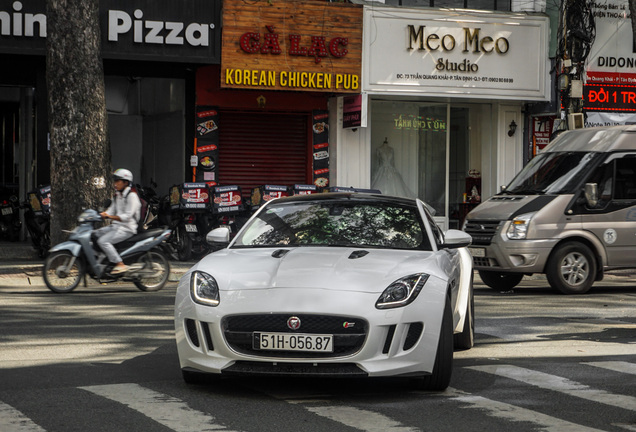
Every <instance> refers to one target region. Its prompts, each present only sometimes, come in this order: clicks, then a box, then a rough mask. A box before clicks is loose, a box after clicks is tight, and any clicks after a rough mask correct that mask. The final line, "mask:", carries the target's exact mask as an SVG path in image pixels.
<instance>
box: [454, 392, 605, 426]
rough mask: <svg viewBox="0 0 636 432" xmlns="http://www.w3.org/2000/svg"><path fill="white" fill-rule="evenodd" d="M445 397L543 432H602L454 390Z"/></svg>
mask: <svg viewBox="0 0 636 432" xmlns="http://www.w3.org/2000/svg"><path fill="white" fill-rule="evenodd" d="M443 395H444V396H452V398H453V400H457V401H460V402H464V403H467V404H469V405H470V408H477V409H482V410H485V411H487V412H488V413H489V414H490V415H492V416H494V417H498V418H502V419H505V420H511V421H515V422H529V423H532V424H536V425H538V426H540V427H541V430H542V431H545V432H601V431H600V430H599V429H593V428H589V427H586V426H582V425H580V424H576V423H570V422H568V421H565V420H561V419H558V418H556V417H551V416H549V415H546V414H542V413H539V412H536V411H532V410H529V409H526V408H522V407H518V406H515V405H510V404H507V403H504V402H498V401H495V400H492V399H486V398H484V397H482V396H476V395H472V394H469V393H464V392H461V391H459V390H455V389H453V388H448V389H447V390H446V392H444V394H443Z"/></svg>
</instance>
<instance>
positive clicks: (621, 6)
mask: <svg viewBox="0 0 636 432" xmlns="http://www.w3.org/2000/svg"><path fill="white" fill-rule="evenodd" d="M590 8H591V9H592V12H593V14H594V23H595V26H596V38H595V40H594V43H593V44H592V47H591V48H590V54H589V56H588V57H587V64H586V66H585V71H586V79H585V86H584V89H583V99H584V107H585V110H586V111H599V112H602V111H610V112H622V113H625V114H627V113H630V112H632V113H633V112H636V41H635V40H634V36H633V33H632V20H631V15H630V13H629V2H628V0H598V1H594V2H591V3H590ZM587 123H592V124H603V125H605V124H625V123H624V122H620V121H615V120H608V121H605V120H602V119H601V120H592V121H589V120H588V122H587ZM586 127H587V124H586Z"/></svg>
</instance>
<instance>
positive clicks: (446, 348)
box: [415, 299, 453, 391]
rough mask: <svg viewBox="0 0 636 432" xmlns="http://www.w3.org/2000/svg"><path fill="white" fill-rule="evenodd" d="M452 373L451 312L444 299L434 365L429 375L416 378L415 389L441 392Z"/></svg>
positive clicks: (447, 383) (448, 382)
mask: <svg viewBox="0 0 636 432" xmlns="http://www.w3.org/2000/svg"><path fill="white" fill-rule="evenodd" d="M452 372H453V312H452V310H451V306H450V300H449V299H446V305H445V306H444V317H443V318H442V328H441V329H440V333H439V342H438V344H437V354H436V355H435V365H434V366H433V371H432V372H431V374H430V375H426V376H423V377H421V378H418V379H417V380H416V382H415V387H416V388H417V389H418V390H428V391H443V390H446V388H447V387H448V385H449V384H450V380H451V375H452Z"/></svg>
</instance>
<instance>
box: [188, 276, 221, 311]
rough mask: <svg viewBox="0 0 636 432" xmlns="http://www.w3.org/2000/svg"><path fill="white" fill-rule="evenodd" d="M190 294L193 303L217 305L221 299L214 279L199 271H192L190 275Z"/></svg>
mask: <svg viewBox="0 0 636 432" xmlns="http://www.w3.org/2000/svg"><path fill="white" fill-rule="evenodd" d="M190 295H191V296H192V300H194V302H195V303H199V304H202V305H205V306H218V305H219V303H220V301H221V299H220V297H219V285H218V284H217V283H216V280H215V279H214V278H213V277H212V276H210V275H209V274H207V273H203V272H199V271H194V272H192V275H191V276H190Z"/></svg>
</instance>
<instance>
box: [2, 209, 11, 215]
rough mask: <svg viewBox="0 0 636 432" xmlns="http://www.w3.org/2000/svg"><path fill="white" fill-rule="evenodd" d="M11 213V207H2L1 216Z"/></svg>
mask: <svg viewBox="0 0 636 432" xmlns="http://www.w3.org/2000/svg"><path fill="white" fill-rule="evenodd" d="M10 214H13V209H12V208H11V207H2V216H5V215H10Z"/></svg>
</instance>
